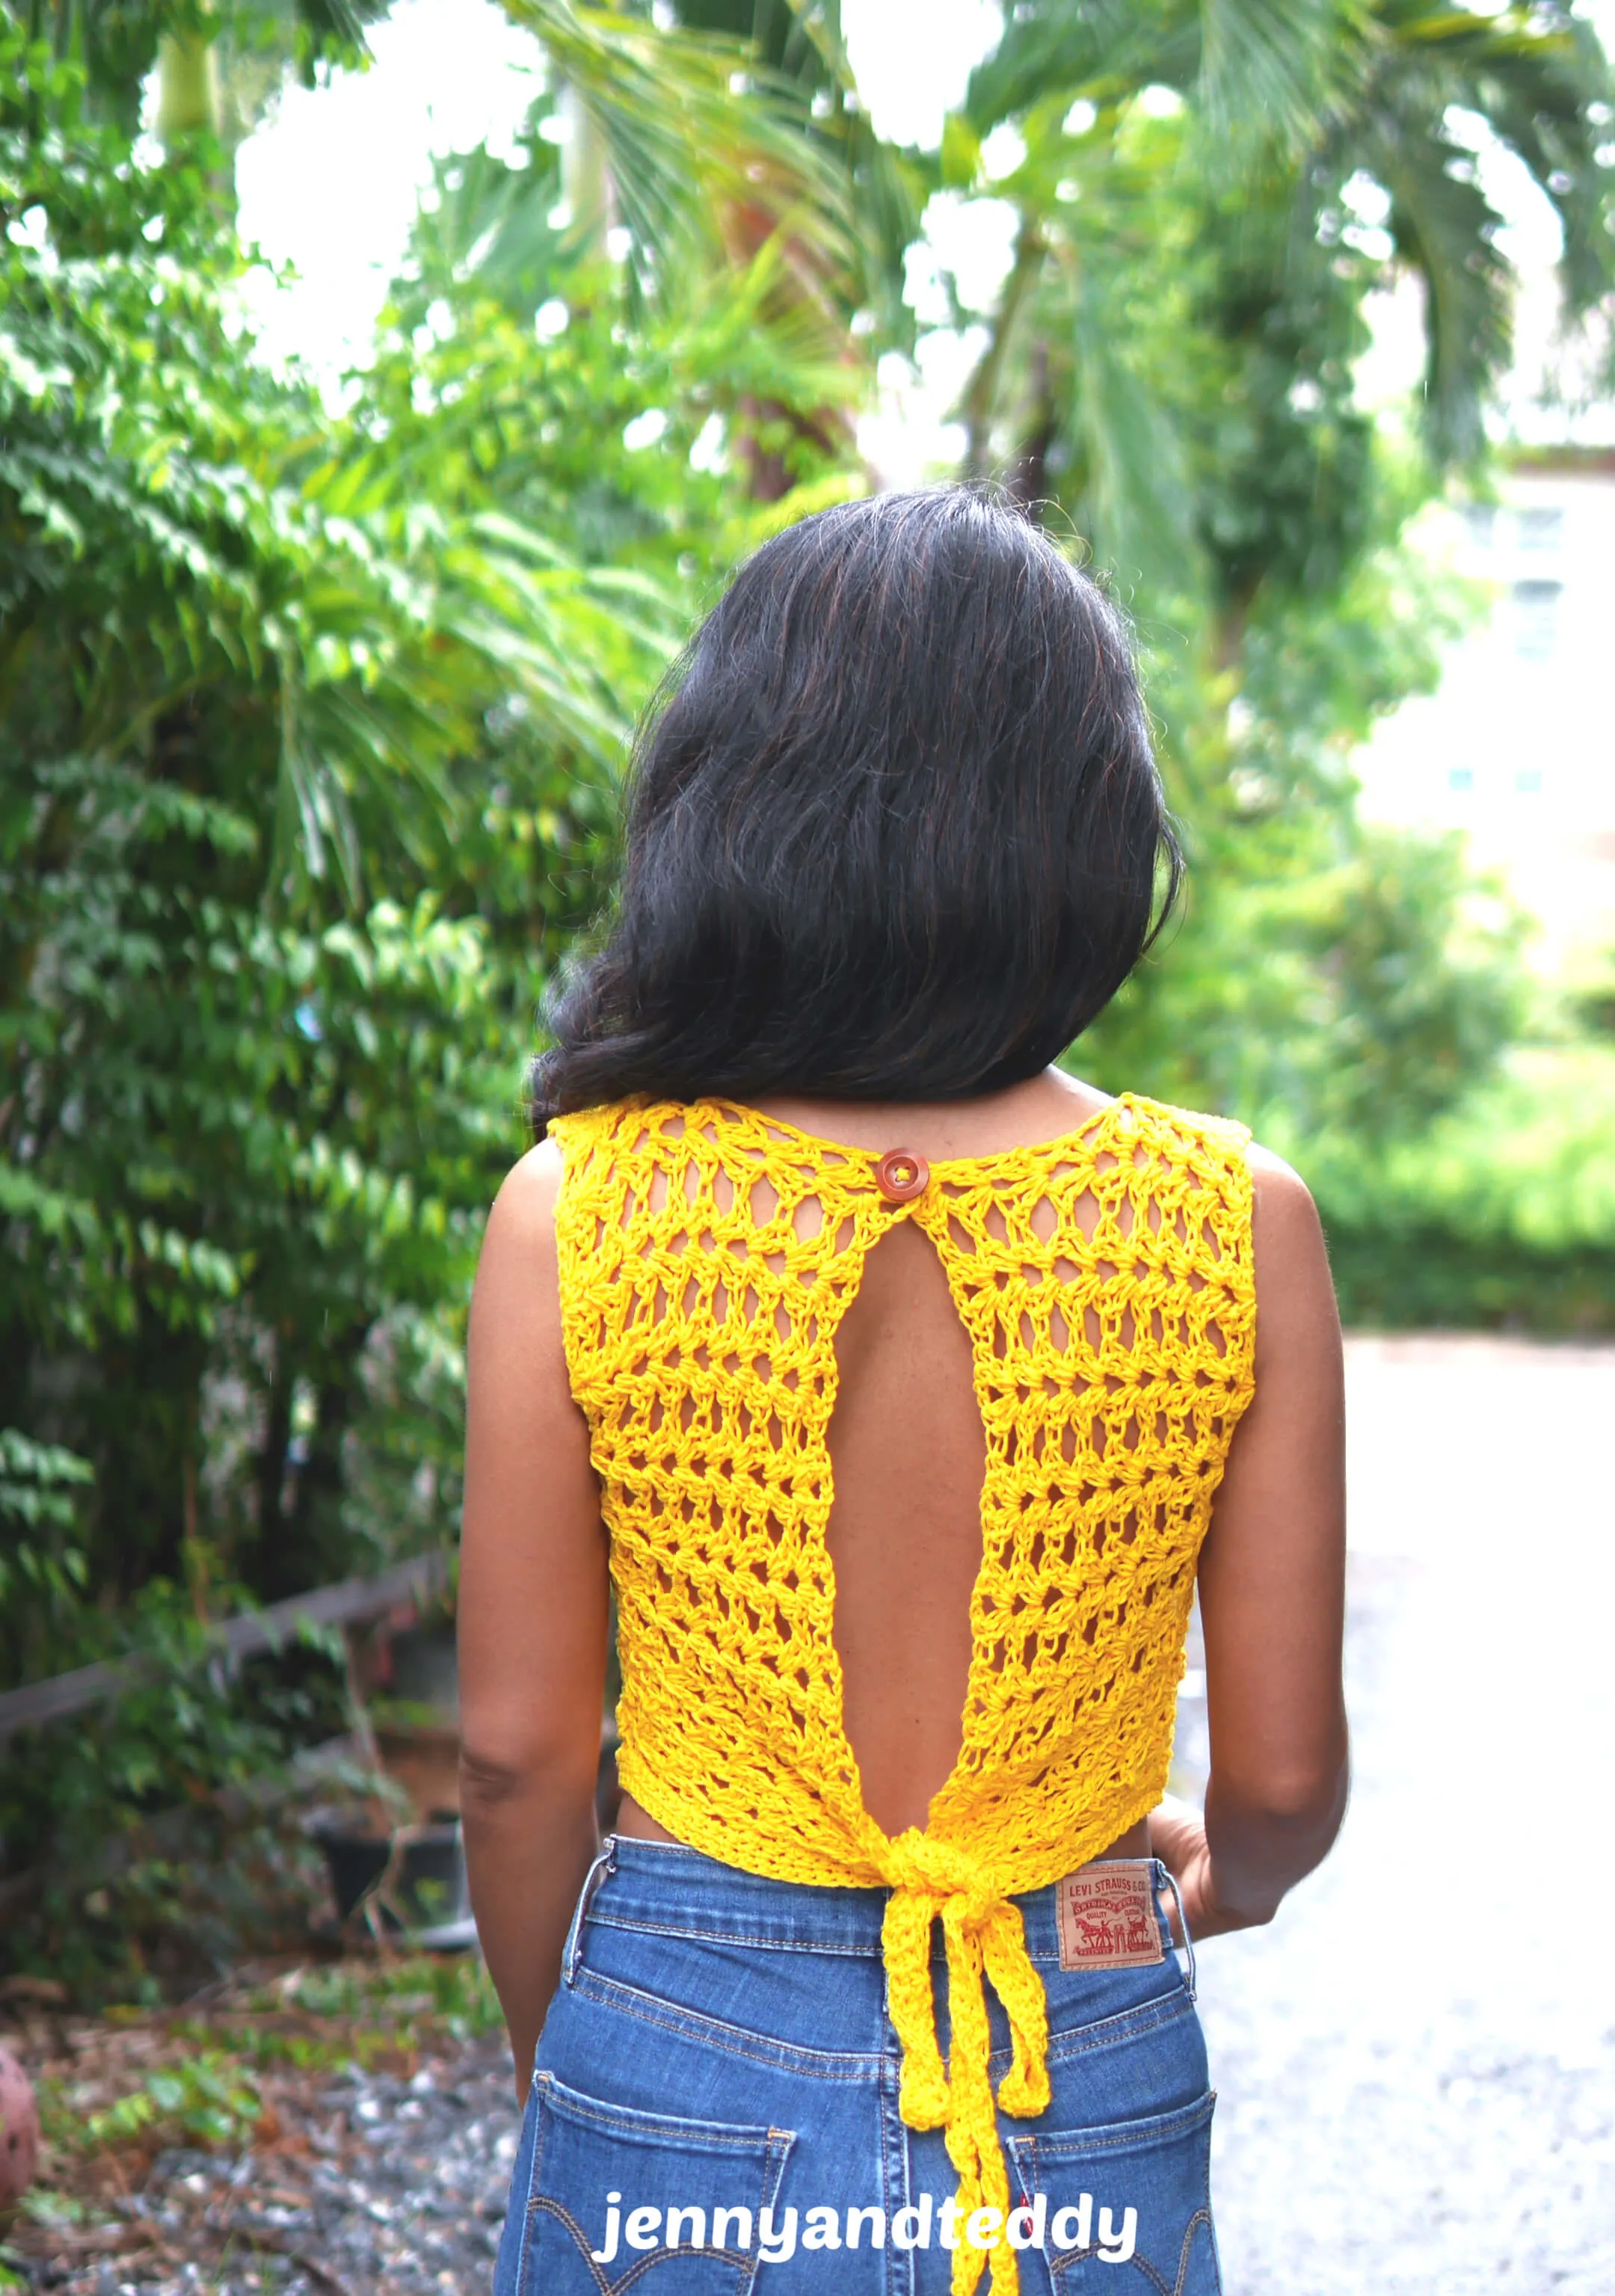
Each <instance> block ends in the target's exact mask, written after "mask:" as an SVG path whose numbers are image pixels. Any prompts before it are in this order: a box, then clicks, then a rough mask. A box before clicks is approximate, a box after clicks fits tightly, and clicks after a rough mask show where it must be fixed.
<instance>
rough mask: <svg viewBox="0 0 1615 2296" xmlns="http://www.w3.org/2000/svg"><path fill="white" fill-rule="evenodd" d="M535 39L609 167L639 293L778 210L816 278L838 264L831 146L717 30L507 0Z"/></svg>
mask: <svg viewBox="0 0 1615 2296" xmlns="http://www.w3.org/2000/svg"><path fill="white" fill-rule="evenodd" d="M506 5H507V8H508V11H509V13H510V14H511V15H512V17H513V18H514V19H515V20H516V21H518V22H519V23H523V24H526V25H527V26H529V29H531V30H532V31H533V32H534V33H535V34H536V35H537V37H538V38H539V39H540V40H541V41H542V43H543V44H544V46H545V50H546V52H547V53H548V54H549V56H550V58H551V59H552V61H553V64H554V67H555V70H556V72H557V74H558V75H559V76H560V77H561V78H562V79H563V80H564V82H565V83H566V86H568V88H569V89H570V91H571V94H572V96H573V98H574V100H575V102H577V104H578V107H579V109H580V111H582V113H583V115H584V116H585V118H586V120H587V122H588V124H589V126H590V127H591V128H592V129H593V131H594V133H595V134H596V135H598V136H599V138H600V139H601V143H602V144H603V149H604V152H605V156H606V160H607V165H608V167H609V169H610V173H611V185H612V191H613V193H614V197H615V201H616V203H617V207H618V210H619V220H620V222H621V223H622V225H624V226H626V228H627V232H628V234H629V235H630V239H631V242H632V252H631V254H630V258H629V260H630V263H631V265H632V266H633V269H634V275H635V285H636V287H637V289H638V291H640V293H641V294H643V295H645V296H647V297H655V296H656V295H657V294H658V293H659V292H660V290H661V288H662V286H663V283H665V282H666V281H667V280H668V277H669V276H670V275H672V274H673V273H674V272H675V271H676V269H677V268H678V267H679V266H681V265H687V264H691V263H699V262H700V261H701V258H703V257H707V258H709V257H710V256H712V255H713V254H714V253H717V254H720V255H721V254H723V253H726V252H728V253H733V252H734V246H733V242H734V237H735V235H736V234H739V236H740V238H741V239H742V242H744V241H747V240H748V239H749V241H750V245H748V246H747V249H746V251H747V252H750V251H751V248H752V247H754V246H755V244H756V243H757V242H759V241H760V240H761V239H762V238H765V237H767V235H768V233H769V231H771V230H772V229H773V228H774V227H775V225H777V224H778V223H779V222H780V220H781V219H782V218H783V217H785V216H787V215H789V217H790V218H791V230H792V233H793V234H794V236H795V238H796V240H797V242H798V244H799V248H800V250H801V251H802V254H803V257H804V258H805V260H806V261H807V263H808V264H809V265H811V266H812V267H813V268H814V269H815V271H816V272H817V273H819V274H820V275H822V276H833V275H836V274H838V273H840V272H843V271H846V270H848V269H849V268H850V267H851V266H852V264H853V261H854V241H853V235H852V233H851V231H850V228H849V222H848V203H847V196H846V184H845V182H844V180H843V177H842V175H841V172H840V169H839V168H838V167H837V166H836V164H835V160H834V157H833V155H832V153H831V152H828V151H827V150H825V149H824V147H823V146H822V145H821V144H820V143H818V142H817V141H816V139H815V138H814V137H812V136H811V135H806V134H804V132H803V128H804V125H805V106H804V105H803V103H802V102H801V100H800V95H799V91H797V90H796V89H794V88H793V87H792V86H791V84H790V83H789V82H788V81H786V80H784V79H783V78H780V77H779V76H777V75H773V74H770V73H768V72H767V71H766V70H764V69H763V68H762V67H761V66H759V64H758V61H757V60H756V57H755V56H754V54H753V53H751V51H750V47H749V45H747V44H745V43H743V42H740V41H735V40H733V39H727V38H725V37H720V36H717V35H712V34H702V33H694V32H677V31H673V32H664V31H660V30H658V29H656V28H655V27H653V26H652V25H648V24H646V23H644V21H641V20H639V19H637V18H635V17H632V16H627V15H624V14H621V13H619V12H616V11H613V10H610V9H605V8H595V7H589V6H586V5H582V4H578V5H576V6H574V5H571V4H570V0H506Z"/></svg>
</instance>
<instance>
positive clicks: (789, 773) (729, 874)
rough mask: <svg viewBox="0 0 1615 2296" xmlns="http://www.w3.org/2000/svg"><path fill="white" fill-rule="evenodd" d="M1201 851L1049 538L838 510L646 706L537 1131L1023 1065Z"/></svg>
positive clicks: (746, 587) (951, 492) (972, 510)
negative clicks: (610, 893)
mask: <svg viewBox="0 0 1615 2296" xmlns="http://www.w3.org/2000/svg"><path fill="white" fill-rule="evenodd" d="M1181 871H1182V859H1181V856H1180V854H1179V850H1178V847H1177V844H1176V840H1175V838H1174V837H1173V834H1172V829H1171V824H1170V822H1169V821H1168V816H1167V811H1166V806H1165V800H1164V798H1163V794H1162V791H1161V786H1160V776H1159V775H1158V774H1157V772H1156V768H1155V763H1154V759H1153V757H1152V752H1151V747H1150V734H1149V726H1148V721H1147V718H1146V716H1145V712H1144V704H1143V701H1142V699H1141V697H1140V694H1139V690H1138V683H1137V679H1136V677H1135V673H1134V668H1133V663H1132V659H1131V656H1130V653H1129V651H1128V647H1127V638H1126V635H1125V634H1124V632H1123V629H1122V627H1121V624H1120V621H1119V619H1118V617H1117V615H1116V613H1115V612H1114V611H1113V610H1112V609H1111V606H1110V605H1109V604H1108V603H1107V602H1106V600H1105V599H1104V598H1103V595H1102V594H1101V593H1100V592H1099V591H1098V590H1097V589H1096V588H1095V587H1094V584H1093V583H1092V582H1091V581H1089V580H1087V579H1086V578H1085V577H1084V576H1083V575H1082V574H1080V573H1079V572H1078V570H1077V569H1076V568H1075V567H1074V566H1072V565H1071V564H1070V562H1069V561H1068V560H1067V559H1066V558H1064V557H1063V556H1062V554H1061V553H1060V551H1059V550H1058V549H1057V548H1056V546H1055V545H1054V544H1053V542H1052V541H1051V540H1050V539H1049V538H1048V537H1047V536H1046V535H1045V534H1043V533H1041V532H1040V531H1039V530H1038V529H1037V527H1035V526H1033V525H1032V524H1031V523H1030V522H1029V521H1028V520H1027V519H1026V518H1025V517H1023V516H1022V515H1021V513H1020V512H1017V511H1015V510H1014V509H1012V508H1010V507H1006V506H1004V505H1003V504H999V503H997V502H996V501H993V500H991V499H989V498H988V497H987V496H983V495H982V494H980V493H978V492H976V491H974V490H971V489H970V488H957V487H954V488H935V489H930V490H927V491H924V492H919V493H911V494H887V495H877V496H873V498H871V499H869V500H867V501H863V502H855V503H846V504H841V505H840V506H839V507H838V508H836V509H833V510H826V511H821V512H818V513H817V515H816V516H815V517H812V518H807V519H804V520H803V521H802V522H801V523H800V525H799V526H793V527H791V528H790V529H788V530H787V531H786V532H785V533H783V534H780V535H777V536H775V538H774V539H773V540H772V541H771V542H768V543H767V544H765V545H764V546H763V547H762V548H761V549H760V550H759V551H758V553H757V554H756V555H755V557H753V558H751V559H750V560H749V561H748V562H747V563H746V564H745V565H744V566H743V567H742V570H741V571H740V572H739V574H738V575H737V576H736V577H735V578H734V583H733V585H732V586H731V587H730V589H729V590H728V592H727V593H726V595H725V596H724V597H723V598H722V599H721V600H720V602H719V603H718V604H717V606H716V607H715V608H714V609H713V611H712V612H711V613H710V614H709V616H708V617H707V619H706V620H705V621H704V622H703V623H702V625H701V628H700V630H699V631H698V632H697V634H696V635H695V637H694V639H693V642H692V644H690V646H689V647H688V649H687V650H686V652H685V655H684V656H683V658H682V660H681V661H680V663H679V664H678V666H677V667H676V669H675V671H674V673H673V674H672V676H670V677H669V679H668V683H667V685H666V686H665V687H664V689H663V693H662V696H661V698H660V703H659V705H658V707H657V708H656V709H653V710H652V714H651V716H650V717H648V719H647V721H646V724H645V726H644V730H643V732H642V734H641V737H640V741H639V744H638V748H637V751H636V755H635V763H634V767H633V771H632V774H631V776H630V782H629V791H628V800H627V823H626V835H625V848H624V855H623V865H622V872H621V883H620V888H619V893H618V896H617V899H616V903H615V906H614V908H613V910H612V912H611V915H610V917H609V919H608V921H607V925H606V929H605V931H604V934H603V938H602V939H600V941H599V943H598V945H597V946H596V947H595V948H594V952H593V954H591V955H586V957H584V958H582V959H581V960H579V961H578V962H576V963H575V964H573V966H572V967H571V969H570V972H568V973H567V974H566V975H565V976H564V978H563V980H562V987H561V992H560V994H559V996H556V997H555V998H554V1000H553V1003H552V1005H551V1007H550V1010H549V1013H548V1015H547V1018H548V1023H549V1030H550V1034H551V1037H552V1049H551V1050H550V1051H548V1052H546V1053H545V1054H543V1056H542V1057H541V1058H540V1059H539V1060H538V1061H537V1062H535V1063H534V1068H533V1074H532V1088H533V1107H532V1113H533V1119H534V1125H535V1129H536V1130H537V1131H538V1132H542V1130H543V1128H544V1125H545V1122H546V1121H547V1119H549V1118H550V1117H551V1116H554V1115H558V1114H560V1113H561V1112H562V1111H563V1110H568V1109H574V1108H588V1107H593V1106H594V1105H595V1104H597V1103H600V1102H603V1101H609V1100H618V1099H621V1098H625V1097H627V1096H628V1095H635V1094H645V1095H651V1096H652V1097H654V1098H658V1099H670V1100H694V1099H698V1098H700V1097H701V1096H702V1095H709V1094H725V1095H730V1096H732V1097H734V1098H736V1099H741V1100H750V1099H753V1098H757V1097H759V1096H761V1095H767V1094H769V1093H785V1092H789V1093H799V1094H803V1095H810V1096H814V1097H820V1096H822V1097H824V1098H826V1099H833V1100H871V1099H881V1100H915V1101H920V1100H954V1099H963V1098H965V1097H968V1096H969V1095H972V1094H976V1093H986V1092H991V1091H993V1090H994V1089H995V1088H996V1087H1001V1086H1004V1085H1009V1084H1012V1083H1016V1082H1019V1081H1020V1080H1021V1078H1026V1077H1029V1076H1033V1075H1035V1074H1036V1073H1037V1070H1040V1069H1042V1068H1044V1067H1045V1066H1046V1065H1047V1064H1048V1062H1050V1061H1052V1060H1053V1059H1054V1058H1055V1057H1056V1055H1057V1054H1060V1053H1062V1052H1063V1051H1064V1050H1065V1048H1066V1046H1068V1045H1070V1043H1071V1041H1072V1039H1073V1038H1074V1037H1078V1036H1079V1035H1080V1034H1081V1032H1082V1030H1083V1029H1085V1028H1086V1026H1087V1025H1088V1023H1089V1021H1092V1020H1093V1019H1094V1015H1095V1014H1096V1013H1099V1012H1100V1011H1102V1010H1103V1007H1104V1005H1106V1004H1108V1003H1109V1001H1110V999H1111V997H1112V996H1114V995H1115V993H1116V991H1117V989H1118V988H1119V987H1120V986H1121V984H1122V982H1123V981H1124V980H1126V979H1127V975H1128V973H1129V972H1131V971H1132V970H1133V967H1134V966H1135V964H1137V963H1138V960H1139V958H1140V957H1141V956H1142V955H1144V951H1145V950H1146V949H1147V948H1148V947H1149V946H1150V944H1151V942H1152V939H1154V937H1155V935H1156V933H1158V932H1159V931H1160V927H1161V924H1162V923H1163V922H1164V921H1165V917H1166V914H1167V912H1168V909H1169V908H1170V906H1171V905H1172V902H1173V900H1174V898H1176V891H1177V887H1178V881H1179V878H1180V875H1181Z"/></svg>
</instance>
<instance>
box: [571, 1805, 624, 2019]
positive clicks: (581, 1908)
mask: <svg viewBox="0 0 1615 2296" xmlns="http://www.w3.org/2000/svg"><path fill="white" fill-rule="evenodd" d="M616 1871H617V1836H616V1835H615V1834H614V1833H608V1834H607V1836H606V1838H605V1847H604V1849H602V1851H601V1852H600V1855H599V1856H598V1857H596V1858H595V1860H594V1864H593V1865H592V1866H590V1867H589V1870H588V1872H587V1873H586V1874H585V1875H584V1877H583V1887H582V1889H581V1890H579V1891H578V1907H577V1911H576V1912H575V1913H574V1914H573V1915H572V1926H571V1928H570V1930H569V1931H567V1933H566V1949H565V1951H564V1952H563V1953H562V1956H561V1981H562V1984H563V1985H564V1986H567V1987H568V1988H569V1989H570V1986H571V1985H572V1984H573V1982H574V1981H575V1980H576V1978H577V1975H578V1962H579V1960H580V1959H581V1958H582V1955H583V1924H584V1922H585V1921H586V1918H587V1915H588V1910H589V1907H590V1905H591V1904H592V1903H593V1901H594V1892H595V1890H597V1889H598V1888H599V1887H600V1885H601V1883H602V1882H603V1881H604V1880H605V1879H606V1878H607V1876H608V1875H609V1874H614V1873H615V1872H616Z"/></svg>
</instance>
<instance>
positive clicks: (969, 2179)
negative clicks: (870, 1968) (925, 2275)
mask: <svg viewBox="0 0 1615 2296" xmlns="http://www.w3.org/2000/svg"><path fill="white" fill-rule="evenodd" d="M876 1862H877V1864H878V1866H879V1867H880V1871H881V1880H882V1881H883V1882H885V1883H886V1885H887V1887H888V1888H889V1890H890V1891H891V1896H890V1898H889V1900H888V1902H887V1907H886V1918H885V1923H884V1927H883V1929H882V1932H881V1942H882V1945H883V1947H884V1948H885V1957H886V1970H887V1978H888V1987H889V1994H890V1999H891V2020H892V2023H893V2024H894V2025H895V2026H896V2028H897V2032H898V2039H899V2040H900V2041H901V2042H902V2044H903V2081H902V2090H901V2095H900V2100H899V2104H900V2110H901V2112H902V2115H903V2118H904V2120H906V2122H907V2124H908V2126H909V2127H910V2128H942V2129H945V2130H946V2131H947V2153H948V2158H949V2159H950V2160H951V2161H952V2162H953V2164H954V2168H955V2171H956V2173H957V2175H958V2178H959V2192H958V2205H959V2213H960V2226H961V2238H960V2242H959V2245H958V2247H957V2248H956V2249H955V2251H954V2261H953V2290H954V2296H971V2291H972V2290H973V2289H974V2287H975V2285H976V2283H977V2281H978V2280H979V2279H980V2276H981V2267H982V2265H983V2263H984V2262H985V2260H986V2255H987V2251H983V2250H981V2249H979V2248H975V2247H972V2246H971V2243H969V2242H968V2241H967V2240H966V2239H965V2238H964V2237H963V2226H965V2225H966V2224H968V2222H969V2219H970V2217H971V2212H972V2211H973V2210H976V2209H980V2208H989V2209H996V2210H998V2211H999V2225H1000V2231H999V2236H998V2245H997V2246H996V2248H995V2249H993V2250H992V2251H990V2252H991V2255H992V2260H993V2270H992V2296H1014V2292H1015V2291H1016V2290H1018V2289H1019V2287H1020V2275H1019V2272H1018V2270H1017V2267H1016V2259H1015V2251H1014V2250H1013V2249H1012V2247H1011V2246H1010V2245H1009V2243H1008V2242H1007V2241H1006V2240H1005V2239H1004V2235H1003V2229H1002V2227H1003V2224H1004V2218H1006V2217H1007V2215H1008V2213H1009V2206H1010V2186H1009V2169H1008V2166H1007V2164H1006V2162H1005V2161H1004V2153H1003V2149H1002V2147H1001V2145H1000V2144H999V2142H998V2128H997V2121H996V2115H995V2111H994V2097H993V2086H992V2075H991V2071H990V2064H989V2061H990V2058H991V2054H992V2034H991V2029H990V2027H989V2025H988V2014H987V1998H986V1996H985V1994H984V1992H983V1990H982V1976H983V1972H985V1973H986V1975H987V1976H988V1977H990V1978H991V1980H992V1983H993V1990H994V1992H995V1993H996V1995H997V1996H998V1998H999V2000H1000V2001H1001V2002H1002V2003H1003V2005H1004V2012H1005V2014H1006V2015H1007V2016H1008V2019H1009V2027H1010V2039H1011V2044H1012V2054H1011V2062H1010V2069H1009V2071H1008V2072H1007V2073H1006V2074H1005V2075H1004V2079H1003V2081H1002V2082H1001V2084H1000V2085H999V2089H998V2095H997V2103H998V2104H999V2105H1001V2106H1002V2107H1003V2109H1004V2112H1012V2113H1015V2114H1017V2115H1029V2114H1033V2113H1038V2112H1043V2111H1044V2110H1045V2107H1046V2106H1047V2104H1048V2101H1049V2077H1048V2063H1047V2051H1048V2011H1047V2005H1046V2003H1045V1998H1044V1991H1043V1982H1042V1980H1041V1979H1040V1978H1039V1977H1038V1974H1037V1971H1036V1970H1035V1969H1034V1968H1033V1966H1032V1964H1031V1960H1030V1957H1029V1955H1028V1953H1027V1949H1026V1932H1025V1929H1024V1926H1023V1924H1022V1923H1021V1910H1020V1907H1018V1906H1016V1905H1014V1904H1013V1903H1012V1901H1011V1899H1009V1898H1006V1897H1004V1895H1003V1893H1002V1891H1001V1890H997V1889H995V1888H994V1887H992V1886H991V1885H990V1884H989V1883H988V1882H986V1881H985V1880H984V1879H983V1876H982V1873H981V1869H980V1865H979V1864H978V1862H977V1860H976V1859H975V1858H973V1857H971V1854H970V1852H969V1851H968V1850H967V1849H961V1848H960V1847H959V1846H958V1845H957V1844H956V1843H953V1842H946V1841H933V1840H931V1839H930V1836H929V1835H927V1834H923V1833H920V1832H919V1831H918V1830H917V1829H916V1828H914V1827H912V1826H911V1827H910V1828H909V1830H908V1832H907V1833H901V1834H899V1835H898V1837H897V1839H896V1840H895V1841H889V1842H888V1843H887V1844H886V1845H885V1846H884V1849H882V1851H881V1855H880V1857H879V1858H878V1859H877V1861H876ZM938 1920H939V1921H940V1922H941V1923H942V1938H943V1943H944V1946H945V1947H946V1948H947V2016H948V2025H949V2029H950V2034H951V2038H950V2041H949V2045H948V2054H947V2070H946V2071H944V2069H943V2064H942V2052H941V2048H940V2046H939V2043H938V2040H937V2021H936V2004H935V2002H934V2000H933V1998H932V1995H931V1984H930V1926H931V1923H932V1922H933V1921H938Z"/></svg>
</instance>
